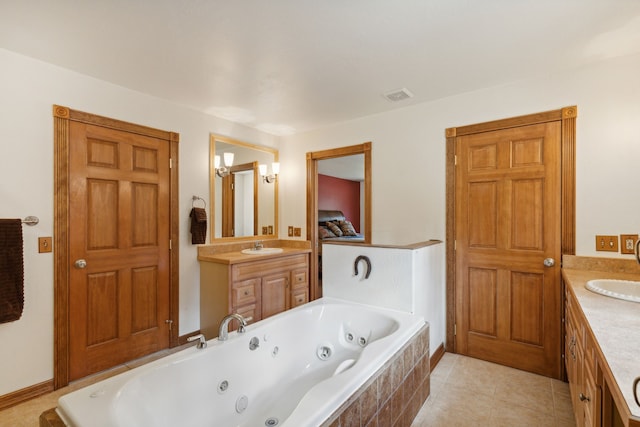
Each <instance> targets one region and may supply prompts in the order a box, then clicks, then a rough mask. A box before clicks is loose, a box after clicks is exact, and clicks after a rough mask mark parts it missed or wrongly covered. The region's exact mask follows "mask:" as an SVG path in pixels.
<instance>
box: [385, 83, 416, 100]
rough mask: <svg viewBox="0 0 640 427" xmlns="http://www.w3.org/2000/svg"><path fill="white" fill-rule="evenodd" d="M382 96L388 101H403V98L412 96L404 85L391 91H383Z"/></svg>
mask: <svg viewBox="0 0 640 427" xmlns="http://www.w3.org/2000/svg"><path fill="white" fill-rule="evenodd" d="M383 96H384V97H385V98H386V99H387V101H390V102H398V101H404V100H405V99H409V98H413V94H412V93H411V92H409V89H407V88H406V87H403V88H402V89H397V90H392V91H391V92H387V93H385V94H384V95H383Z"/></svg>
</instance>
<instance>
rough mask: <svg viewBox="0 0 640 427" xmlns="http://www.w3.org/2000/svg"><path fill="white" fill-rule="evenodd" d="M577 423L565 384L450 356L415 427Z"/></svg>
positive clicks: (434, 377)
mask: <svg viewBox="0 0 640 427" xmlns="http://www.w3.org/2000/svg"><path fill="white" fill-rule="evenodd" d="M575 425H576V424H575V421H574V418H573V411H572V408H571V398H570V397H569V385H568V384H567V383H564V382H562V381H558V380H553V379H551V378H547V377H543V376H540V375H536V374H531V373H528V372H524V371H520V370H517V369H512V368H508V367H505V366H501V365H496V364H494V363H490V362H485V361H481V360H478V359H472V358H470V357H465V356H460V355H457V354H452V353H446V354H445V355H444V357H443V358H442V360H441V361H440V363H438V365H437V366H436V368H435V369H434V370H433V372H432V373H431V395H430V397H429V399H428V400H427V401H426V402H425V404H424V405H423V406H422V409H421V410H420V412H419V413H418V415H417V416H416V418H415V420H414V421H413V424H412V427H423V426H429V427H441V426H442V427H444V426H447V427H456V426H461V427H462V426H464V427H470V426H477V427H481V426H487V427H489V426H490V427H502V426H504V427H513V426H517V427H527V426H531V427H565V426H575Z"/></svg>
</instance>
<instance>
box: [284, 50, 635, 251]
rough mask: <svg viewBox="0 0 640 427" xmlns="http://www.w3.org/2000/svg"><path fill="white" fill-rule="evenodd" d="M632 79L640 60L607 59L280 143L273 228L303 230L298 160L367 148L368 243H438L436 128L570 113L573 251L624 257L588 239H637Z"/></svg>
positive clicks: (440, 143) (441, 190)
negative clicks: (573, 127) (277, 224)
mask: <svg viewBox="0 0 640 427" xmlns="http://www.w3.org/2000/svg"><path fill="white" fill-rule="evenodd" d="M639 75H640V55H633V56H627V57H621V58H614V59H611V60H608V61H604V62H599V63H594V64H592V65H590V66H588V67H583V68H580V69H575V70H566V71H565V72H563V73H559V74H554V75H549V76H546V77H545V78H540V79H536V80H529V81H523V82H518V83H512V84H506V85H503V86H500V87H494V88H490V89H485V90H480V91H476V92H471V93H465V94H462V95H459V96H455V97H449V98H445V99H441V100H438V101H434V102H430V103H423V104H419V105H416V106H412V107H406V108H402V109H398V110H395V111H393V112H390V113H386V114H380V115H376V116H370V117H365V118H361V119H357V120H353V121H349V122H345V123H342V124H338V125H335V126H332V127H328V128H323V129H319V130H316V131H312V132H307V133H304V134H298V135H293V136H289V137H286V138H283V142H282V145H281V149H280V161H281V163H282V165H283V172H282V174H281V181H280V183H281V187H280V190H281V192H280V194H281V196H280V197H281V210H280V212H281V215H280V218H281V224H298V225H301V226H303V227H304V224H305V216H304V209H303V208H301V206H303V205H304V200H305V191H306V187H305V163H304V159H305V153H306V152H309V151H318V150H324V149H328V148H335V147H340V146H347V145H353V144H359V143H362V142H365V141H372V187H373V196H372V199H373V200H372V206H373V212H372V234H373V236H372V240H373V242H374V243H379V244H406V243H412V242H418V241H422V240H427V239H430V238H432V239H439V240H444V238H445V223H446V218H445V137H444V130H445V129H446V128H449V127H455V126H463V125H468V124H473V123H479V122H484V121H489V120H495V119H501V118H507V117H513V116H517V115H523V114H529V113H535V112H540V111H548V110H555V109H559V108H562V107H566V106H570V105H577V106H578V119H577V155H576V157H577V208H576V210H577V212H576V216H577V218H576V223H577V238H576V240H577V241H576V247H577V251H576V252H577V254H578V255H588V256H606V257H629V258H630V257H631V256H630V255H615V254H613V253H610V252H597V253H596V252H595V238H594V236H595V234H596V233H597V234H612V235H619V234H635V233H640V220H639V216H638V215H639V214H640V197H638V189H640V78H638V76H639ZM285 168H286V170H285ZM303 235H304V234H303Z"/></svg>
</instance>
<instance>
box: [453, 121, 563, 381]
mask: <svg viewBox="0 0 640 427" xmlns="http://www.w3.org/2000/svg"><path fill="white" fill-rule="evenodd" d="M455 150H456V153H455V154H456V160H457V165H456V167H455V180H456V190H455V230H456V231H455V292H456V298H457V301H456V329H457V331H456V348H457V351H458V352H459V353H461V354H465V355H469V356H472V357H477V358H480V359H484V360H489V361H492V362H497V363H500V364H504V365H508V366H512V367H515V368H518V369H523V370H527V371H530V372H535V373H538V374H542V375H546V376H550V377H556V378H558V377H560V372H561V357H560V355H561V298H562V292H561V282H560V262H561V233H560V227H561V215H560V207H561V179H560V164H561V163H560V160H561V125H560V122H559V121H556V122H548V123H541V124H534V125H528V126H520V127H515V128H510V129H504V130H496V131H489V132H482V133H476V134H470V135H464V136H459V137H457V138H456V146H455ZM550 259H551V260H554V262H555V264H554V265H552V266H546V265H545V260H550ZM548 262H549V261H547V263H548Z"/></svg>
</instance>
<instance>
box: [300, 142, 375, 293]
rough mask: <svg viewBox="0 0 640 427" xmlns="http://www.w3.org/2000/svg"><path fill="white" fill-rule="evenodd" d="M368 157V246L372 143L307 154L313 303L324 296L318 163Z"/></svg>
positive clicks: (366, 235)
mask: <svg viewBox="0 0 640 427" xmlns="http://www.w3.org/2000/svg"><path fill="white" fill-rule="evenodd" d="M354 154H364V201H363V204H364V207H363V209H364V227H363V230H361V231H362V232H363V234H364V242H363V243H365V244H370V243H371V238H372V237H371V229H372V228H371V227H372V225H371V221H372V220H371V215H372V214H371V206H372V202H371V192H372V183H371V142H365V143H362V144H359V145H352V146H348V147H340V148H332V149H329V150H323V151H314V152H309V153H307V155H306V157H307V240H309V241H310V242H311V258H310V261H309V300H310V301H313V300H315V299H318V298H320V297H322V287H321V283H319V282H320V280H319V278H318V273H319V255H320V254H321V253H322V248H321V243H320V241H319V237H318V161H319V160H327V159H335V158H337V157H344V156H352V155H354Z"/></svg>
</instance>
